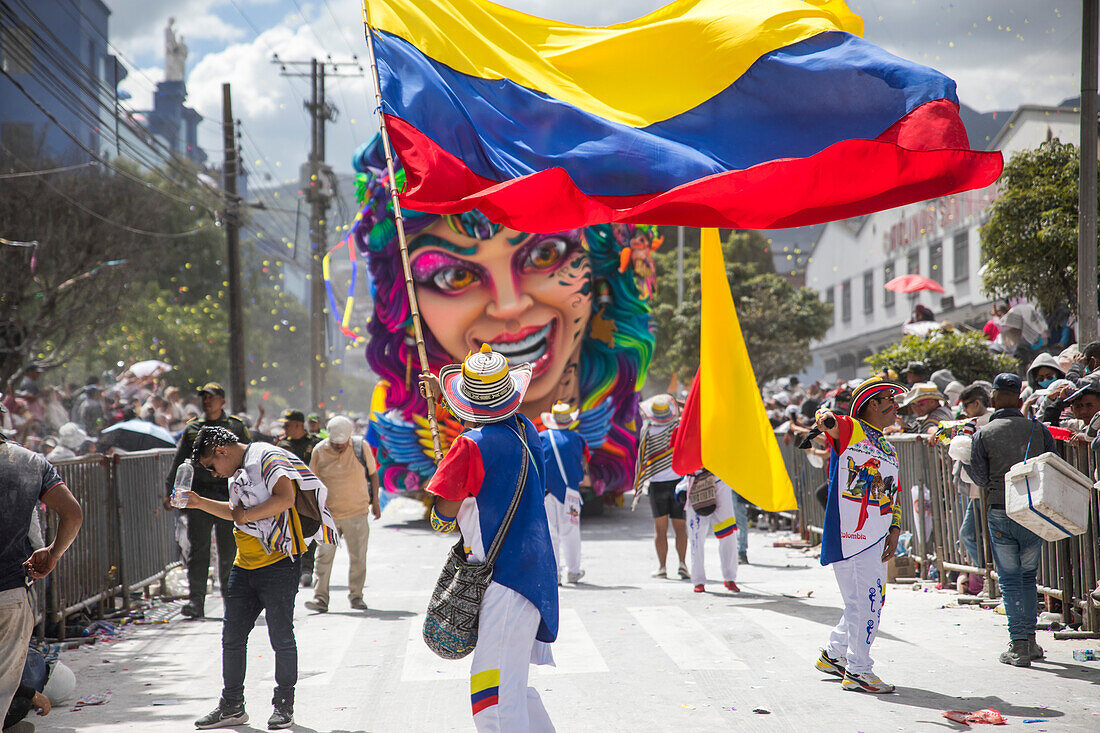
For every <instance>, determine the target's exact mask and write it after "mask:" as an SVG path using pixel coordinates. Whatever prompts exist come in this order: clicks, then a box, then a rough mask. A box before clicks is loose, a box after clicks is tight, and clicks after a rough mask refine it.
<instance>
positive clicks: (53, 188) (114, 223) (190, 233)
mask: <svg viewBox="0 0 1100 733" xmlns="http://www.w3.org/2000/svg"><path fill="white" fill-rule="evenodd" d="M42 183H44V184H46V186H47V187H48V188H49V189H50V190H51V191H53V192H54V193H55V194H57V195H58V196H60V197H61V198H63V199H65V200H66V201H68V202H69V204H71V205H72V206H75V207H76V208H78V209H80V210H81V211H83V212H84V213H85V214H88V215H89V216H92V217H95V218H96V219H99V220H100V221H102V222H103V223H104V224H110V225H111V226H113V227H118V228H119V229H122V230H123V231H127V232H130V233H131V234H140V235H141V236H144V237H157V238H159V239H182V238H184V237H193V236H195V235H196V234H198V233H199V232H201V231H206V227H203V226H202V225H201V224H200V225H199V226H197V227H195V228H194V229H189V230H187V231H186V232H175V233H173V232H151V231H149V230H147V229H137V228H135V227H132V226H130V225H128V224H123V223H122V222H118V221H115V220H113V219H108V218H107V217H105V216H103V215H102V214H100V213H98V212H95V211H92V210H91V209H89V208H88V207H87V206H85V205H84V204H82V203H80V202H79V201H77V200H76V199H73V198H72V197H70V196H69V195H68V194H66V193H63V192H62V191H61V190H60V189H59V188H57V186H55V185H53V184H52V183H50V182H49V181H47V180H46V179H45V178H43V179H42Z"/></svg>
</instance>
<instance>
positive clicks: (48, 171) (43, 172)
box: [0, 160, 96, 180]
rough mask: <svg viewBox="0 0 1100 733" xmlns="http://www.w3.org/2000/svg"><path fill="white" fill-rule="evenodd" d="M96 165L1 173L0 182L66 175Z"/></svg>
mask: <svg viewBox="0 0 1100 733" xmlns="http://www.w3.org/2000/svg"><path fill="white" fill-rule="evenodd" d="M94 165H96V161H94V160H92V161H89V162H87V163H77V164H76V165H66V166H62V167H60V168H47V169H45V170H40V171H23V172H21V173H0V180H8V179H9V178H29V177H31V176H47V175H49V174H51V173H64V172H65V171H75V170H77V169H78V168H87V167H89V166H94Z"/></svg>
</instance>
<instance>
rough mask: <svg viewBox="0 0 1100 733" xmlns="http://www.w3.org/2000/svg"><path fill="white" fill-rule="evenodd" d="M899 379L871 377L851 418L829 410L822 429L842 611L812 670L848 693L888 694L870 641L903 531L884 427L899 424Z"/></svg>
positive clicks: (828, 539)
mask: <svg viewBox="0 0 1100 733" xmlns="http://www.w3.org/2000/svg"><path fill="white" fill-rule="evenodd" d="M902 392H904V388H903V387H902V386H901V385H900V384H897V383H895V382H891V381H888V380H885V379H882V378H880V377H872V378H870V379H868V380H867V381H865V382H863V383H862V384H860V386H859V387H858V388H856V390H855V391H854V392H853V393H852V407H851V414H852V417H848V416H846V415H836V414H834V413H832V412H830V411H828V410H824V411H821V412H819V413H818V415H817V427H818V428H819V429H821V431H822V432H823V433H825V434H826V435H828V437H829V459H830V460H829V499H828V503H827V505H826V507H825V528H824V532H823V533H822V538H821V564H822V565H832V566H833V573H834V575H835V576H836V582H837V585H838V586H839V587H840V594H841V596H842V597H843V598H844V614H843V615H842V616H841V618H840V622H839V623H838V624H837V625H836V628H835V629H833V633H832V634H831V635H830V636H829V645H828V647H827V648H825V649H823V650H822V651H821V656H819V657H818V659H817V662H816V663H815V666H816V667H817V669H818V670H820V671H822V672H825V673H826V674H831V675H835V676H837V677H841V678H842V680H843V681H842V682H841V687H842V688H843V689H845V690H854V691H858V692H871V693H889V692H893V691H894V686H893V685H891V684H887V683H886V682H883V681H882V680H881V679H880V678H879V677H878V676H877V675H876V674H875V673H874V671H873V667H874V660H873V659H871V644H873V643H874V641H875V636H876V635H877V634H878V630H879V625H880V623H881V621H882V606H883V603H885V601H886V598H885V596H884V593H883V591H884V587H883V586H884V585H885V580H886V561H887V560H888V559H889V558H890V557H891V556H892V555H893V554H894V551H895V550H896V549H897V546H898V536H899V535H900V534H901V506H900V503H899V502H898V501H897V500H896V497H897V491H898V454H897V451H896V450H895V449H894V446H893V445H891V443H890V442H889V441H888V440H886V437H885V436H884V435H883V433H882V430H883V429H884V428H885V427H886V426H888V425H892V424H893V423H894V420H895V418H896V417H897V404H896V403H895V401H894V398H895V397H896V396H897V395H898V394H901V393H902Z"/></svg>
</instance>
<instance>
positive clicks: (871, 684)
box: [840, 671, 894, 695]
mask: <svg viewBox="0 0 1100 733" xmlns="http://www.w3.org/2000/svg"><path fill="white" fill-rule="evenodd" d="M840 686H841V687H842V688H843V689H845V690H851V691H853V692H872V693H875V694H879V695H885V694H886V693H890V692H893V691H894V686H893V685H889V684H886V683H885V682H883V681H882V680H881V679H879V677H878V675H876V674H875V673H874V672H868V673H866V674H853V673H851V672H847V671H846V672H845V673H844V679H843V681H841V683H840Z"/></svg>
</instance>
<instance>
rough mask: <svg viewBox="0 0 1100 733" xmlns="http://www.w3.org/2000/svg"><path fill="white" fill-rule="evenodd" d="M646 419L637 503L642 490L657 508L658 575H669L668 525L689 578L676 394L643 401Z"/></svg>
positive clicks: (684, 576)
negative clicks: (676, 457) (675, 437)
mask: <svg viewBox="0 0 1100 733" xmlns="http://www.w3.org/2000/svg"><path fill="white" fill-rule="evenodd" d="M638 411H639V412H641V413H642V417H643V418H645V422H643V423H642V429H641V430H640V431H639V432H638V457H637V460H636V462H635V464H634V495H635V503H637V497H638V496H640V495H641V494H648V495H649V507H650V509H651V510H652V511H653V532H654V535H653V544H654V547H655V548H656V550H657V563H658V565H657V569H656V570H655V571H654V572H653V577H655V578H667V577H668V571H667V570H666V569H665V558H666V557H667V556H668V525H669V520H672V531H673V533H674V534H675V536H676V554H677V555H678V556H679V558H680V567H679V571H678V572H679V575H680V579H681V580H687V579H689V578H690V577H691V573H690V572H688V568H687V546H688V536H687V516H686V514H685V512H684V505H683V504H681V503H680V502H679V501H677V500H676V485H677V484H678V483H679V482H680V474H678V473H676V472H675V471H674V470H672V432H673V430H674V429H675V428H676V425H677V424H678V422H679V419H680V415H679V410H678V409H677V407H676V400H674V399H673V398H672V395H667V394H660V395H657V396H655V397H650V398H649V399H648V400H645V401H644V402H642V403H641V404H640V405H638Z"/></svg>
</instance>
